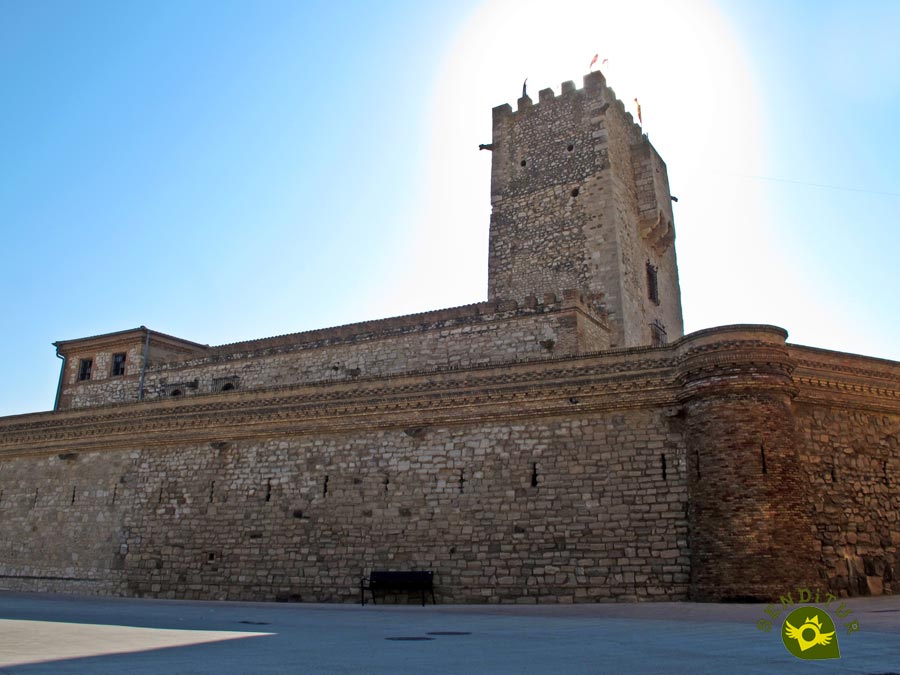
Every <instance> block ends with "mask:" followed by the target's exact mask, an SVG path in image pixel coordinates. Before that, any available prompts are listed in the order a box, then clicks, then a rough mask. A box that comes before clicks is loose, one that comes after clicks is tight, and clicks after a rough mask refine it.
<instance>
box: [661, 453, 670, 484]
mask: <svg viewBox="0 0 900 675" xmlns="http://www.w3.org/2000/svg"><path fill="white" fill-rule="evenodd" d="M659 466H660V468H661V469H662V477H663V480H668V478H669V475H668V471H667V467H666V453H662V454H660V456H659Z"/></svg>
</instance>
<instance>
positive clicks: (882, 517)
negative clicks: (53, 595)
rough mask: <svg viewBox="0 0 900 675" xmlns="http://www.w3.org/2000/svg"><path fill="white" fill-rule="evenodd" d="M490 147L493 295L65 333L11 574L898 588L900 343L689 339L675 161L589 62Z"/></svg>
mask: <svg viewBox="0 0 900 675" xmlns="http://www.w3.org/2000/svg"><path fill="white" fill-rule="evenodd" d="M491 147H492V152H493V172H492V185H491V199H492V204H493V212H492V216H491V232H490V257H489V261H490V262H489V264H490V270H489V290H488V300H487V301H486V302H481V303H478V304H473V305H468V306H464V307H456V308H451V309H444V310H438V311H434V312H426V313H422V314H416V315H411V316H405V317H397V318H391V319H384V320H380V321H371V322H365V323H360V324H353V325H348V326H342V327H338V328H331V329H324V330H317V331H308V332H305V333H297V334H293V335H284V336H279V337H272V338H264V339H260V340H253V341H248V342H242V343H237V344H232V345H223V346H218V347H210V346H208V345H202V344H198V343H194V342H190V341H187V340H182V339H179V338H175V337H172V336H168V335H164V334H162V333H158V332H155V331H151V330H149V329H147V328H145V327H140V328H137V329H133V330H127V331H122V332H119V333H113V334H107V335H100V336H94V337H89V338H82V339H77V340H66V341H61V342H57V343H56V347H57V352H58V354H59V355H60V356H62V357H63V359H64V361H63V366H62V368H61V373H60V383H59V389H58V393H57V399H56V409H55V410H54V411H52V412H42V413H34V414H30V415H18V416H14V417H7V418H3V419H0V589H13V590H46V591H63V592H82V593H102V594H118V595H138V596H154V597H168V598H212V599H226V598H227V599H246V600H251V599H252V600H302V601H313V600H318V601H351V600H355V599H356V598H357V597H358V584H359V578H360V577H361V576H362V575H363V574H365V573H367V572H368V571H370V570H373V569H429V570H433V571H434V572H435V580H436V591H437V594H438V598H439V600H440V601H443V602H594V601H613V600H651V599H657V600H676V599H686V598H693V599H699V600H720V599H738V598H759V599H768V598H771V597H774V596H777V595H779V594H782V593H785V592H788V591H790V590H791V589H793V588H795V587H796V586H797V585H805V586H809V587H816V588H820V589H822V590H830V591H832V592H834V593H835V594H837V595H858V594H881V593H891V592H898V591H900V579H898V578H897V576H896V570H897V567H898V563H900V557H898V547H900V505H898V502H897V499H896V493H897V487H898V486H897V482H898V480H900V364H898V363H895V362H890V361H884V360H880V359H875V358H869V357H863V356H856V355H851V354H842V353H836V352H831V351H824V350H819V349H814V348H811V347H802V346H797V345H792V344H789V343H787V342H786V337H787V333H786V332H785V331H784V330H782V329H780V328H776V327H772V326H758V325H753V326H751V325H739V326H724V327H719V328H713V329H708V330H703V331H699V332H695V333H692V334H689V335H687V336H683V335H682V319H681V303H680V293H679V289H678V273H677V266H676V262H675V249H674V227H673V224H672V221H673V218H672V207H671V199H670V196H669V192H668V185H667V179H666V172H665V165H664V163H663V162H662V161H661V159H660V158H659V156H658V155H657V153H656V151H655V150H654V149H653V148H652V146H651V145H650V144H649V142H648V140H647V138H646V137H645V136H643V135H642V133H641V131H640V129H639V127H637V126H636V125H635V124H634V122H633V120H632V119H631V117H630V115H628V114H627V113H626V112H625V111H624V107H623V106H622V104H621V103H620V102H619V101H617V100H616V98H615V95H614V93H613V92H612V90H611V89H610V88H609V87H607V86H606V83H605V82H604V80H603V77H602V75H600V74H599V73H592V74H591V75H589V76H587V77H586V78H585V81H584V86H583V88H582V89H576V88H575V86H574V85H573V84H572V83H565V84H563V86H562V92H561V94H560V95H559V96H554V95H553V93H552V91H550V90H544V91H542V92H540V96H539V101H538V103H533V102H532V101H531V100H530V99H528V98H527V97H526V98H523V99H520V101H519V102H518V109H517V111H515V112H513V111H512V109H511V108H510V107H509V106H500V107H498V108H496V109H495V110H494V138H493V143H492V146H491ZM399 599H401V600H402V599H403V598H402V597H401V598H399Z"/></svg>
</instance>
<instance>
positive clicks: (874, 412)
mask: <svg viewBox="0 0 900 675" xmlns="http://www.w3.org/2000/svg"><path fill="white" fill-rule="evenodd" d="M791 351H792V355H793V357H794V358H795V359H796V360H797V362H798V367H797V370H796V371H795V380H796V381H797V383H798V385H799V387H800V393H799V396H798V398H797V403H796V408H797V428H798V432H799V437H800V458H801V460H802V466H803V469H804V477H805V479H806V480H807V482H808V485H809V489H810V493H811V495H812V503H813V509H814V512H813V514H814V516H813V519H814V524H815V531H816V537H817V539H818V540H819V541H820V542H821V547H822V549H821V559H822V576H823V577H824V578H825V579H827V585H828V586H829V587H830V588H832V589H834V590H835V591H836V592H842V593H847V594H849V595H880V594H881V593H882V592H887V593H890V592H893V593H898V592H900V502H898V498H897V495H898V489H900V392H898V382H900V364H898V363H893V362H889V361H881V360H879V359H867V358H862V357H858V356H854V355H850V354H838V353H835V352H827V351H824V350H817V349H810V348H806V347H793V348H792V350H791Z"/></svg>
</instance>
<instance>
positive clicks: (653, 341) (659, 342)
mask: <svg viewBox="0 0 900 675" xmlns="http://www.w3.org/2000/svg"><path fill="white" fill-rule="evenodd" d="M664 344H666V327H665V326H663V325H662V324H661V323H660V322H659V319H657V320H656V321H654V322H653V323H651V324H650V346H651V347H662V346H663V345H664Z"/></svg>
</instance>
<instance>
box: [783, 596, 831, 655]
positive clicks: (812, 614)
mask: <svg viewBox="0 0 900 675" xmlns="http://www.w3.org/2000/svg"><path fill="white" fill-rule="evenodd" d="M781 640H782V642H784V646H785V648H786V649H787V650H788V651H789V652H790V653H791V654H793V655H794V656H796V657H797V658H798V659H809V660H818V659H839V658H841V651H840V649H838V640H837V631H836V630H835V628H834V621H832V620H831V617H830V616H828V614H827V613H826V612H825V611H823V610H821V609H819V608H818V607H800V608H799V609H795V610H794V611H793V612H791V613H790V614H788V616H787V618H786V619H785V620H784V625H783V626H782V627H781Z"/></svg>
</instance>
